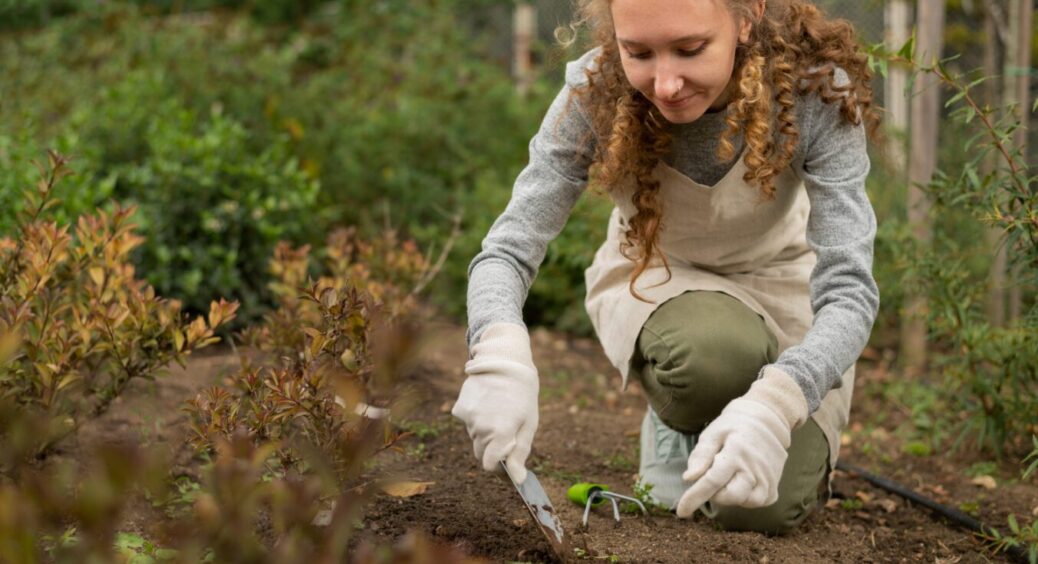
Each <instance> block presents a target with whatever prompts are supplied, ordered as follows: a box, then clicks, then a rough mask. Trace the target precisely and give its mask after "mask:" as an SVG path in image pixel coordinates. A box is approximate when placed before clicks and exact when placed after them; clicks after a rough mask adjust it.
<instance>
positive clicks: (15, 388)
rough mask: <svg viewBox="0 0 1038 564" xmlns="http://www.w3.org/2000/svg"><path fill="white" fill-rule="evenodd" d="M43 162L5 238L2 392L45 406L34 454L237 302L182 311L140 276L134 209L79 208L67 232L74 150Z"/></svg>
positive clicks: (0, 286)
mask: <svg viewBox="0 0 1038 564" xmlns="http://www.w3.org/2000/svg"><path fill="white" fill-rule="evenodd" d="M38 166H39V169H40V176H41V178H40V180H39V182H38V183H37V184H36V186H35V187H34V188H33V189H27V190H25V191H24V198H25V206H24V209H23V211H22V214H21V216H20V217H19V222H18V225H17V226H16V233H14V234H13V237H11V238H6V237H5V238H0V398H3V399H12V400H14V401H15V402H17V403H18V404H19V405H21V406H23V407H25V408H26V409H29V410H34V411H39V412H40V413H42V414H44V415H45V417H44V419H43V420H44V422H45V426H44V429H45V430H43V431H42V432H40V431H39V430H38V431H37V433H36V434H35V435H34V437H33V438H34V444H32V445H28V444H27V445H24V446H25V447H26V448H27V452H26V453H25V454H28V455H33V454H35V455H39V454H41V453H42V452H44V451H45V450H46V449H47V448H48V447H49V446H51V445H52V444H53V443H54V441H56V440H58V439H60V438H61V437H63V436H65V435H66V434H68V433H70V432H72V431H73V430H74V429H75V428H76V427H77V425H78V423H79V421H80V419H81V418H84V417H91V416H96V415H98V414H100V413H101V412H103V411H104V410H105V409H107V407H108V405H109V403H110V402H111V401H112V400H113V399H114V398H116V397H117V396H118V395H119V394H121V393H122V392H123V390H124V389H125V388H126V386H127V384H129V383H130V382H131V381H133V380H135V379H139V378H153V377H154V376H155V375H156V374H157V373H158V372H159V371H160V370H161V369H162V368H163V367H165V366H166V365H168V364H169V363H171V362H177V363H180V364H183V363H184V359H185V357H186V356H187V355H189V354H190V353H191V352H192V351H194V350H197V349H200V348H203V347H205V346H208V345H210V344H212V343H215V342H217V341H218V340H219V338H218V337H216V336H214V330H215V329H216V328H217V327H219V326H220V325H221V324H223V323H225V322H227V321H228V320H230V319H232V318H233V317H234V314H235V310H236V309H237V307H238V306H237V304H235V303H228V302H225V301H223V300H221V301H219V302H213V303H212V304H211V306H210V311H209V316H208V318H201V317H199V318H196V319H194V320H193V321H191V322H190V323H188V322H186V321H185V320H183V319H182V318H181V314H180V304H179V302H177V301H174V300H165V299H162V298H160V297H158V296H156V295H155V291H154V290H153V289H152V288H151V287H150V286H148V285H147V284H146V283H144V282H142V281H140V280H137V279H136V278H135V273H134V268H133V266H131V265H130V263H129V254H130V252H131V251H132V250H133V249H134V248H135V247H136V246H137V245H139V244H140V242H141V239H140V237H138V236H136V235H135V234H134V232H133V229H134V225H133V224H132V223H131V222H130V220H131V218H132V216H133V213H134V209H133V208H132V207H131V208H122V207H120V206H119V205H118V204H116V205H115V206H114V209H113V211H111V212H104V211H98V213H97V214H95V215H86V216H82V217H80V218H79V221H78V223H77V225H76V228H75V230H74V233H73V234H70V233H69V231H70V226H67V225H60V224H58V223H57V222H56V221H53V220H51V219H50V218H49V216H48V211H49V210H50V209H52V208H54V207H55V206H56V205H58V201H57V200H56V199H55V198H54V195H53V190H54V187H55V185H56V184H57V183H58V182H60V181H61V179H62V178H63V177H65V176H67V175H69V174H71V171H70V170H69V169H68V167H67V159H66V158H64V157H62V156H61V155H58V154H57V153H54V152H51V153H50V154H49V160H48V163H47V165H38Z"/></svg>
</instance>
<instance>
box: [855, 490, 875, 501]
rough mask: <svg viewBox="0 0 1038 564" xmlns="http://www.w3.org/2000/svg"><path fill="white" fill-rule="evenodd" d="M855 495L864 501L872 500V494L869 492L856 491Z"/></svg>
mask: <svg viewBox="0 0 1038 564" xmlns="http://www.w3.org/2000/svg"><path fill="white" fill-rule="evenodd" d="M854 497H856V498H858V499H860V500H861V502H862V503H868V502H870V501H872V494H867V493H865V492H862V491H858V492H854Z"/></svg>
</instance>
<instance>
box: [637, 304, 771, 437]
mask: <svg viewBox="0 0 1038 564" xmlns="http://www.w3.org/2000/svg"><path fill="white" fill-rule="evenodd" d="M636 348H637V351H636V357H638V360H639V367H638V368H639V370H637V371H636V373H638V374H639V375H640V377H641V378H642V381H643V387H644V388H645V391H646V395H648V396H649V401H650V403H651V404H652V405H653V407H654V409H656V411H657V413H658V414H659V416H660V418H661V419H662V420H663V421H664V423H666V424H667V425H668V426H671V427H673V428H675V429H678V430H680V431H682V432H685V433H697V432H699V431H700V430H702V427H703V426H704V425H705V424H706V423H707V422H709V421H710V420H712V419H714V418H715V417H717V415H718V414H719V413H720V411H721V409H723V408H724V406H725V405H727V404H728V402H730V401H731V400H733V399H735V398H737V397H739V396H741V395H743V394H744V393H746V390H747V389H749V387H750V384H752V383H753V381H754V380H756V378H757V374H758V372H759V371H760V369H761V367H762V366H764V365H765V364H768V363H769V362H773V361H774V359H775V357H776V349H777V340H776V338H775V336H774V334H773V333H772V332H771V331H770V330H769V329H768V328H767V326H766V325H765V324H764V320H763V319H761V317H760V316H759V315H757V314H756V312H754V311H753V310H751V309H749V308H748V307H746V306H745V305H743V304H742V303H741V302H739V301H738V300H736V299H735V298H732V297H731V296H728V295H726V294H722V293H719V292H689V293H686V294H683V295H681V296H679V297H677V298H674V299H672V300H670V301H668V302H666V303H665V304H663V305H662V306H660V308H658V309H657V311H656V312H655V313H654V314H653V315H652V317H650V319H649V321H647V322H646V324H645V326H644V327H643V329H642V332H641V334H640V335H639V338H638V343H637V347H636Z"/></svg>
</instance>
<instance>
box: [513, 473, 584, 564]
mask: <svg viewBox="0 0 1038 564" xmlns="http://www.w3.org/2000/svg"><path fill="white" fill-rule="evenodd" d="M501 467H502V468H503V469H504V471H505V474H507V475H508V479H509V480H510V481H511V482H512V484H513V485H514V486H515V489H517V490H519V495H520V496H521V497H522V498H523V503H525V504H526V508H527V509H529V510H530V514H531V515H533V520H534V522H535V523H536V524H537V526H538V527H539V528H540V529H541V532H542V533H544V536H545V537H546V538H547V539H548V544H550V545H551V548H552V550H554V551H555V554H556V555H557V556H558V557H559V560H561V561H562V562H570V561H572V559H573V549H571V548H570V546H569V541H567V540H566V538H565V537H564V536H563V533H562V521H561V520H559V515H558V514H557V513H555V508H554V507H552V505H551V500H549V499H548V494H547V493H545V492H544V488H542V487H541V482H540V481H539V480H538V479H537V476H536V475H535V474H534V473H533V472H531V471H529V470H527V471H526V480H525V481H523V483H521V484H520V483H518V482H516V481H515V478H513V477H512V475H511V474H510V473H509V472H508V467H507V466H505V463H504V461H502V462H501Z"/></svg>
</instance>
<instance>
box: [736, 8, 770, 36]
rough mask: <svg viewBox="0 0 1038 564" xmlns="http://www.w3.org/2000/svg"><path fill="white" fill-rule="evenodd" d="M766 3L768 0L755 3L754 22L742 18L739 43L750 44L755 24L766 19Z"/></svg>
mask: <svg viewBox="0 0 1038 564" xmlns="http://www.w3.org/2000/svg"><path fill="white" fill-rule="evenodd" d="M766 2H767V0H757V2H755V3H754V5H753V21H750V19H749V18H741V19H740V20H739V43H748V42H749V41H750V32H751V31H753V26H754V24H755V23H756V22H759V21H761V19H762V18H764V8H765V6H766Z"/></svg>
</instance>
